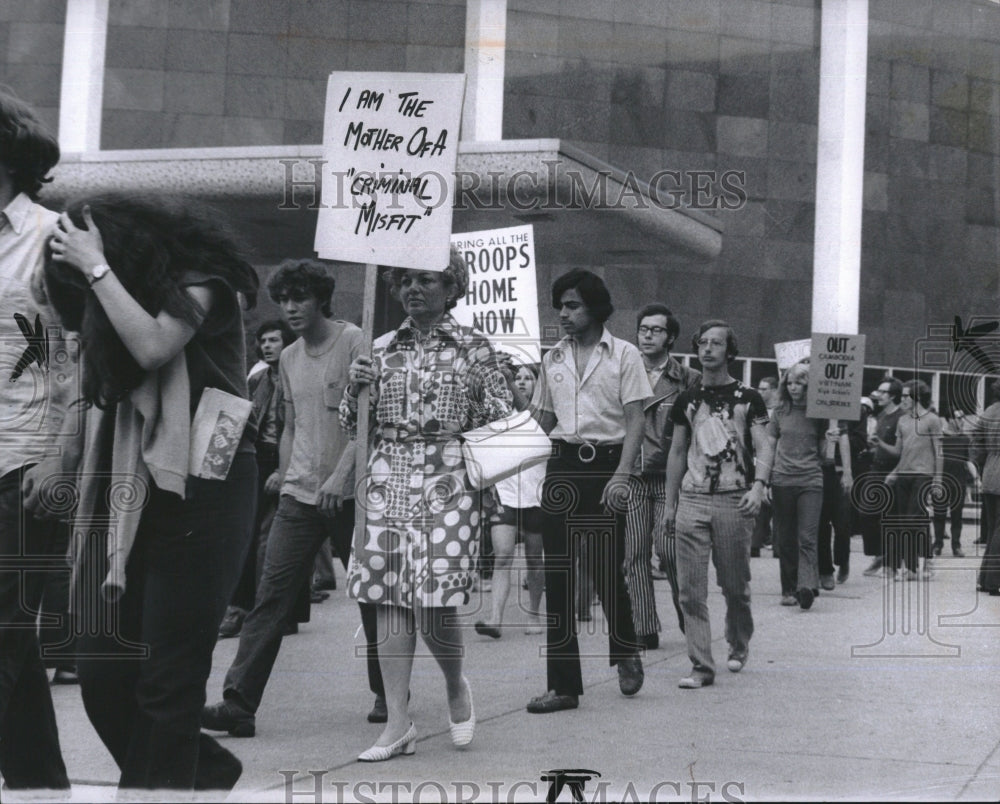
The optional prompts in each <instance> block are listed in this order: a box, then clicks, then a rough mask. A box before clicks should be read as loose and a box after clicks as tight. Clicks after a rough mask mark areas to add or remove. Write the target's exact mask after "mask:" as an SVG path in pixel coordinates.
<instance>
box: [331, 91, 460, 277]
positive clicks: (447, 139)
mask: <svg viewBox="0 0 1000 804" xmlns="http://www.w3.org/2000/svg"><path fill="white" fill-rule="evenodd" d="M464 91H465V76H464V75H453V74H446V73H342V72H336V73H332V74H331V75H330V79H329V81H328V83H327V89H326V114H325V119H324V122H323V158H324V160H325V164H324V166H323V171H324V172H323V193H322V206H321V207H320V210H319V219H318V221H317V225H316V241H315V248H316V253H317V254H318V255H319V256H320V257H323V258H326V259H336V260H345V261H348V262H359V263H368V264H372V263H376V264H381V265H392V266H397V267H400V268H420V269H423V270H433V271H441V270H444V268H445V267H446V266H447V264H448V246H449V237H450V235H451V219H452V199H453V197H454V184H455V160H456V158H457V155H458V129H459V121H460V119H461V114H462V98H463V95H464Z"/></svg>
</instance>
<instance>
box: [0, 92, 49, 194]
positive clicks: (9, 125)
mask: <svg viewBox="0 0 1000 804" xmlns="http://www.w3.org/2000/svg"><path fill="white" fill-rule="evenodd" d="M58 161H59V143H58V141H57V140H56V138H55V137H54V136H53V135H52V134H50V133H49V131H48V129H47V128H45V126H43V125H42V122H41V121H40V120H39V119H38V117H37V116H36V115H35V112H34V111H33V110H32V109H31V107H30V106H28V105H27V104H26V103H24V101H22V100H20V99H19V98H17V97H16V96H15V95H14V94H13V93H11V92H10V90H8V89H6V88H4V87H0V165H2V166H3V168H5V169H6V170H8V171H9V172H10V175H11V179H12V180H13V182H14V190H15V191H16V192H18V193H24V194H25V195H27V196H28V197H29V198H31V199H37V198H38V193H39V192H40V191H41V189H42V185H43V184H46V183H48V182H50V181H52V178H51V177H50V176H48V172H49V171H50V170H52V168H54V167H55V166H56V163H57V162H58Z"/></svg>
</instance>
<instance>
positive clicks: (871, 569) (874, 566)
mask: <svg viewBox="0 0 1000 804" xmlns="http://www.w3.org/2000/svg"><path fill="white" fill-rule="evenodd" d="M883 561H884V560H883V558H882V556H875V558H874V560H873V561H872V563H871V564H869V565H868V569H866V570H865V571H864V572H863V573H862V574H863V575H868V576H869V577H870V576H872V575H878V573H879V570H880V569H882V565H883Z"/></svg>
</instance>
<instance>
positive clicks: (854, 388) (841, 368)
mask: <svg viewBox="0 0 1000 804" xmlns="http://www.w3.org/2000/svg"><path fill="white" fill-rule="evenodd" d="M864 367H865V336H864V335H836V334H824V333H818V332H814V333H813V336H812V350H811V352H810V361H809V390H808V393H807V395H806V415H807V416H809V417H812V418H817V419H842V420H848V421H857V420H858V419H860V418H861V393H862V389H861V383H862V380H863V379H864Z"/></svg>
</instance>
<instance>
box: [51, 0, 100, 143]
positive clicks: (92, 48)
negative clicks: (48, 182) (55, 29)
mask: <svg viewBox="0 0 1000 804" xmlns="http://www.w3.org/2000/svg"><path fill="white" fill-rule="evenodd" d="M107 36H108V0H70V2H68V3H67V4H66V34H65V39H64V41H63V63H62V85H61V89H60V93H59V147H60V148H61V149H62V150H63V151H64V152H67V153H68V152H74V151H99V150H100V148H101V110H102V106H103V98H104V48H105V44H106V41H107Z"/></svg>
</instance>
